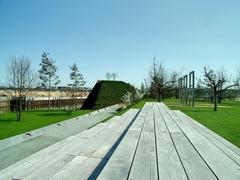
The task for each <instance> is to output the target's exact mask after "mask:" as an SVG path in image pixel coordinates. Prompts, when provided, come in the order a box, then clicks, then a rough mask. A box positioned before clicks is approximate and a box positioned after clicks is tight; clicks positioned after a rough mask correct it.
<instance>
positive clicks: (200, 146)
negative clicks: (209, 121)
mask: <svg viewBox="0 0 240 180" xmlns="http://www.w3.org/2000/svg"><path fill="white" fill-rule="evenodd" d="M174 120H175V121H176V123H177V124H178V125H179V126H180V128H181V129H182V130H183V132H184V133H185V135H186V136H187V138H188V139H189V140H190V141H191V143H192V144H193V146H194V147H195V148H196V150H197V151H198V153H199V154H200V155H201V156H202V158H203V159H204V160H205V162H206V163H207V164H208V166H209V167H210V168H211V169H212V171H213V172H214V173H215V174H216V176H217V177H218V178H219V179H231V180H239V179H240V171H239V169H240V167H239V165H237V164H236V163H235V162H234V161H233V160H232V159H230V158H229V157H228V156H227V155H226V154H224V153H223V152H222V151H221V150H220V149H219V148H218V147H216V146H215V145H214V144H213V143H212V142H211V141H209V140H208V139H206V138H205V137H204V136H203V135H202V134H200V133H199V132H198V131H197V130H196V129H194V128H193V127H192V126H191V125H189V123H187V122H185V121H184V120H183V119H179V118H174Z"/></svg>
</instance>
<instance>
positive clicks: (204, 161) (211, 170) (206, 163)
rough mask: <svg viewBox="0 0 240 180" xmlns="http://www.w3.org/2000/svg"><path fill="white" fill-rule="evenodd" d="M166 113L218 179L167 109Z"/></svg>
mask: <svg viewBox="0 0 240 180" xmlns="http://www.w3.org/2000/svg"><path fill="white" fill-rule="evenodd" d="M167 113H168V114H169V116H170V117H171V118H172V119H173V121H174V122H175V123H176V125H177V126H178V127H179V129H180V130H181V131H182V133H183V134H184V136H185V137H186V138H187V140H188V141H189V142H190V144H191V145H192V147H193V148H194V149H195V151H196V152H197V153H198V155H199V156H200V157H201V159H202V160H203V162H204V163H205V164H206V165H207V167H208V168H209V169H210V171H211V172H212V173H213V175H214V176H215V177H216V178H217V179H218V180H219V178H218V177H217V175H216V174H215V172H214V171H213V170H212V168H211V167H210V166H209V165H208V163H207V162H206V161H205V159H204V158H203V157H202V155H201V154H200V153H199V152H198V150H197V149H196V147H195V146H194V145H193V144H192V142H191V141H190V139H189V138H188V137H187V135H186V134H185V133H184V131H183V130H182V129H181V128H180V126H179V125H178V124H177V122H176V121H175V119H174V118H173V117H172V115H171V114H170V113H169V112H168V111H167Z"/></svg>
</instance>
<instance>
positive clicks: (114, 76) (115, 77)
mask: <svg viewBox="0 0 240 180" xmlns="http://www.w3.org/2000/svg"><path fill="white" fill-rule="evenodd" d="M117 76H118V75H117V73H112V78H113V81H115V80H116V79H117Z"/></svg>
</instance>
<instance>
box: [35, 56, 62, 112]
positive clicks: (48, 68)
mask: <svg viewBox="0 0 240 180" xmlns="http://www.w3.org/2000/svg"><path fill="white" fill-rule="evenodd" d="M48 56H49V53H46V52H44V53H43V54H42V59H41V63H40V70H39V71H38V72H39V78H40V80H41V85H42V87H44V88H46V89H47V90H48V111H50V106H51V100H50V97H51V90H52V88H53V87H54V86H56V85H58V84H59V83H60V80H59V77H58V76H57V66H56V64H55V63H56V62H55V61H53V59H52V58H49V57H48Z"/></svg>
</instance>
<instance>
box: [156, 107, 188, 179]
mask: <svg viewBox="0 0 240 180" xmlns="http://www.w3.org/2000/svg"><path fill="white" fill-rule="evenodd" d="M158 110H159V112H160V114H161V116H162V118H163V122H164V123H165V126H166V128H167V130H168V134H169V136H170V138H171V140H172V143H173V146H174V149H175V151H176V153H177V156H178V158H179V160H180V163H181V165H182V167H183V170H184V172H185V174H186V177H187V179H188V180H190V179H189V177H188V174H187V171H186V169H185V167H184V165H183V162H182V159H181V158H180V155H179V152H178V150H177V147H176V145H175V143H174V141H173V138H172V135H171V133H170V131H169V129H168V126H167V123H166V122H165V118H164V117H163V115H162V112H161V110H160V108H159V106H158Z"/></svg>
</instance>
